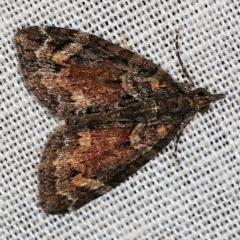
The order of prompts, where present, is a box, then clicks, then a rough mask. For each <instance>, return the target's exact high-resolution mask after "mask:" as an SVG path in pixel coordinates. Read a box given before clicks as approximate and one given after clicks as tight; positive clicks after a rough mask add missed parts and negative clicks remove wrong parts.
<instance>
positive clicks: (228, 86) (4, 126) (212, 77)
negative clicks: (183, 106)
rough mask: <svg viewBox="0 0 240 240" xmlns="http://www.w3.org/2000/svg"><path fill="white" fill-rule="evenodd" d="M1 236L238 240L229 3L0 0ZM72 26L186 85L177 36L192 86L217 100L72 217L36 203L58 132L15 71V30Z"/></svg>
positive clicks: (233, 37)
mask: <svg viewBox="0 0 240 240" xmlns="http://www.w3.org/2000/svg"><path fill="white" fill-rule="evenodd" d="M0 18H1V23H0V33H1V34H0V41H1V43H0V62H1V64H0V82H1V85H0V93H1V98H0V103H1V115H0V116H1V117H0V133H1V135H0V141H1V142H0V163H1V172H0V173H1V179H0V239H3V240H6V239H31V240H32V239H77V240H79V239H124V240H125V239H130V240H132V239H184V240H186V239H189V240H192V239H240V227H239V226H240V217H239V215H240V209H239V202H240V199H239V198H240V195H239V191H240V166H239V155H240V150H239V148H238V145H239V132H240V131H239V125H240V124H239V123H240V113H239V106H240V105H239V104H240V102H239V96H240V90H239V89H240V88H239V79H238V78H239V70H240V69H239V60H240V59H239V39H240V27H239V1H238V0H230V1H216V0H211V1H209V0H201V1H190V0H188V1H179V0H172V1H169V2H168V1H161V0H156V1H155V0H154V1H150V0H146V1H138V0H121V1H115V0H114V1H103V0H95V1H79V0H71V1H65V0H61V1H57V0H56V1H55V0H45V1H34V0H0ZM31 25H38V26H52V25H55V26H60V27H68V28H73V29H81V30H83V31H85V32H89V33H93V34H95V35H98V36H100V37H103V38H104V39H106V40H109V41H111V42H113V43H115V44H119V45H121V46H123V43H122V35H123V34H124V33H125V35H126V37H127V40H128V44H129V45H130V46H131V49H132V50H133V51H134V52H136V53H139V54H141V55H142V56H144V57H146V58H148V59H151V60H152V61H154V62H155V63H157V64H158V65H159V66H161V67H162V68H163V69H165V70H167V71H168V72H169V73H170V74H171V75H172V76H173V77H174V79H175V80H176V81H184V80H185V79H184V78H182V76H181V73H180V67H179V63H178V60H177V58H176V54H175V46H174V40H175V30H176V29H177V28H178V27H182V28H183V30H182V31H181V38H180V46H181V47H180V48H181V52H182V55H181V56H182V58H183V61H184V63H185V66H186V67H187V69H188V70H189V71H190V74H191V76H192V77H193V79H194V81H195V84H196V87H206V88H207V89H208V90H210V91H211V92H214V93H226V95H227V96H226V99H225V100H222V101H218V102H217V103H215V104H212V105H211V108H210V110H209V112H208V113H207V114H204V115H200V114H198V115H197V116H196V117H195V119H194V121H192V122H191V123H190V124H189V125H188V127H187V128H186V129H185V131H184V133H183V135H182V137H181V141H180V143H179V151H178V157H179V160H180V161H181V165H180V167H176V166H174V162H175V159H174V156H173V148H174V143H173V142H172V143H170V144H169V146H168V147H167V148H165V149H164V150H163V151H162V152H161V153H159V156H158V157H157V158H155V159H152V160H151V161H150V162H149V163H148V164H147V165H145V166H144V167H143V168H142V169H141V170H140V171H138V172H137V173H136V174H135V175H133V176H132V177H131V178H130V179H129V180H128V181H125V182H124V183H122V184H121V185H120V186H119V187H117V188H116V189H114V190H112V191H111V192H109V193H108V194H106V195H104V196H102V197H100V198H98V199H97V200H95V201H93V202H91V203H89V204H87V205H86V206H84V207H82V208H81V209H79V210H78V211H76V212H72V213H70V214H67V215H60V216H58V215H57V216H51V215H50V216H48V215H46V214H45V213H44V212H42V210H41V209H40V207H39V206H38V199H37V196H38V189H37V186H38V179H37V165H38V162H39V161H40V157H41V149H42V148H43V146H44V143H45V142H46V140H47V137H48V135H49V133H50V132H51V130H52V129H54V127H56V126H57V122H58V120H57V119H53V118H52V116H50V115H49V114H48V113H47V111H46V109H44V108H42V107H41V106H40V105H39V103H38V101H37V100H36V99H35V98H34V97H33V96H31V95H30V94H29V93H28V92H27V90H26V88H25V87H24V84H23V79H22V77H21V75H20V74H19V67H18V58H17V53H16V48H15V46H14V44H13V35H14V33H15V32H16V31H17V30H19V29H21V28H23V27H27V26H31Z"/></svg>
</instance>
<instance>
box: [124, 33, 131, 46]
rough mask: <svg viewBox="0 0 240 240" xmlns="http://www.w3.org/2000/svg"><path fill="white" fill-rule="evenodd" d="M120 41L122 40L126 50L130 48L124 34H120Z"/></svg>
mask: <svg viewBox="0 0 240 240" xmlns="http://www.w3.org/2000/svg"><path fill="white" fill-rule="evenodd" d="M122 41H123V45H124V48H125V49H127V50H131V49H130V47H129V45H128V42H127V39H126V35H125V34H123V35H122Z"/></svg>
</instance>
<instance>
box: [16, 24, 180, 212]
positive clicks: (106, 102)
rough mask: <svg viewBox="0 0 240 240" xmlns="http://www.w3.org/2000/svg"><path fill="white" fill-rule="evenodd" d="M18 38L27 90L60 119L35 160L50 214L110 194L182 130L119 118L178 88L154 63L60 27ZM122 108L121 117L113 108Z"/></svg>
mask: <svg viewBox="0 0 240 240" xmlns="http://www.w3.org/2000/svg"><path fill="white" fill-rule="evenodd" d="M15 43H16V46H17V49H18V53H19V57H20V63H21V69H22V72H23V75H24V79H25V84H26V86H27V88H28V90H30V91H31V92H33V93H34V95H35V96H36V97H37V98H38V99H39V101H40V102H41V103H42V104H43V105H45V106H46V107H47V108H48V109H49V110H50V111H51V113H53V114H55V115H57V116H58V117H60V118H61V119H64V120H63V121H62V124H61V125H60V126H59V127H58V128H57V129H56V130H55V131H54V132H53V133H52V134H51V136H50V138H49V141H48V142H47V144H46V146H45V149H44V151H43V158H42V161H41V163H40V165H39V180H40V200H41V206H42V208H43V209H44V210H45V211H46V212H47V213H63V212H69V211H71V210H74V209H77V208H79V207H81V206H82V205H84V204H86V203H88V202H89V201H91V200H92V199H95V198H96V197H98V196H100V195H102V194H104V193H105V192H108V191H109V190H110V189H112V188H113V187H115V186H117V185H118V184H119V183H121V182H122V181H124V180H125V179H126V178H127V177H128V176H130V175H131V174H132V173H134V172H135V171H136V170H138V169H139V168H140V167H141V166H143V165H144V164H145V163H146V162H148V161H149V160H150V159H152V158H153V157H154V156H156V155H157V153H158V152H159V151H160V150H162V149H163V148H164V147H165V146H166V145H167V144H168V143H169V142H170V141H171V140H172V139H173V138H174V136H175V134H176V133H177V131H178V130H179V129H180V123H181V121H179V120H178V121H176V122H175V120H174V119H173V121H172V122H169V121H162V122H161V121H158V122H154V121H152V122H150V123H147V121H145V122H144V121H143V122H142V123H141V121H140V120H139V121H138V120H136V121H135V120H132V121H131V120H129V121H128V122H124V124H120V122H117V120H116V119H118V116H120V115H121V114H122V115H124V117H123V118H122V119H130V118H131V114H133V115H134V113H132V112H131V111H132V110H131V109H134V106H136V107H138V111H139V112H141V109H139V107H141V104H140V105H138V101H139V103H140V102H141V100H142V103H143V104H144V103H145V100H146V99H148V100H146V102H148V101H150V99H151V97H152V96H154V95H155V94H157V96H158V97H159V98H160V99H161V97H162V98H163V99H164V98H165V97H167V96H170V95H174V94H176V93H180V92H181V91H182V90H181V88H180V87H179V86H178V84H177V83H175V82H174V81H173V80H172V79H171V77H170V76H169V75H168V74H167V73H166V72H165V71H164V70H162V69H160V68H158V66H156V65H155V64H153V63H152V62H151V61H148V60H146V59H144V58H142V57H141V56H139V55H137V54H134V53H133V52H131V51H129V50H126V49H123V48H121V47H118V46H116V45H114V44H112V43H109V42H107V41H105V40H103V39H101V38H98V37H96V36H93V35H89V34H86V33H83V32H81V31H75V30H69V29H62V28H54V27H49V28H45V29H41V28H39V27H29V28H26V29H23V30H20V31H19V32H18V33H17V34H16V35H15ZM150 102H151V101H150ZM128 105H129V106H130V108H129V109H130V111H129V112H128V111H127V109H128V108H127V107H128ZM148 105H149V106H151V104H150V103H149V104H148ZM132 106H133V108H132ZM142 106H143V105H142ZM123 107H126V108H125V111H124V112H122V113H121V114H119V113H117V112H116V111H115V110H116V109H121V108H123ZM153 108H154V106H153ZM145 111H147V110H146V109H145ZM153 112H154V111H153ZM97 113H99V114H101V115H99V118H102V119H110V120H109V121H108V120H106V123H107V124H105V122H104V121H102V122H101V121H99V122H98V124H89V123H96V122H97V121H98V119H99V118H98V115H96V114H97ZM104 114H105V115H104ZM128 114H130V118H129V116H128ZM92 116H93V117H92ZM101 116H102V117H101ZM111 116H116V117H115V118H114V117H112V118H111ZM146 116H147V115H146ZM155 118H156V116H155ZM166 118H167V119H169V118H170V116H166ZM133 119H134V118H133ZM135 119H138V116H135ZM162 119H165V116H163V118H162ZM124 121H125V120H124Z"/></svg>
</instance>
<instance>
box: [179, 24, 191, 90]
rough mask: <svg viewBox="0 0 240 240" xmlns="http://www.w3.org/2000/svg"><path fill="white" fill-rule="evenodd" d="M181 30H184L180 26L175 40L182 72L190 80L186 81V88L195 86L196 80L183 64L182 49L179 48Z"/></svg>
mask: <svg viewBox="0 0 240 240" xmlns="http://www.w3.org/2000/svg"><path fill="white" fill-rule="evenodd" d="M180 30H182V28H178V29H177V30H176V33H177V34H176V40H175V43H176V54H177V58H178V61H179V63H180V65H181V67H182V72H183V74H184V75H185V77H186V78H187V79H188V80H189V82H188V83H184V84H183V86H184V87H185V88H192V87H193V86H194V82H193V80H192V78H191V76H190V75H189V73H188V71H187V69H186V68H185V67H184V66H183V62H182V59H181V57H180V50H179V43H178V39H179V33H180Z"/></svg>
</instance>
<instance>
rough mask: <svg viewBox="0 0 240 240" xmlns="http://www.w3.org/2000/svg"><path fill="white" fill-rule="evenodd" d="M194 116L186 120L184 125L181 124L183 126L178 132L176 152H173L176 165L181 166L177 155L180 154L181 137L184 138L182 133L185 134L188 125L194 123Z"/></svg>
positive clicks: (175, 145)
mask: <svg viewBox="0 0 240 240" xmlns="http://www.w3.org/2000/svg"><path fill="white" fill-rule="evenodd" d="M193 117H194V116H192V115H191V116H189V117H188V118H186V119H185V120H184V121H183V122H182V123H181V126H180V130H179V131H178V134H177V139H176V141H175V144H174V152H173V155H174V157H175V159H176V162H175V165H180V161H179V160H178V156H177V153H178V143H179V140H180V137H181V136H182V133H183V130H184V128H185V127H186V126H187V125H188V123H189V122H191V121H192V119H193Z"/></svg>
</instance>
